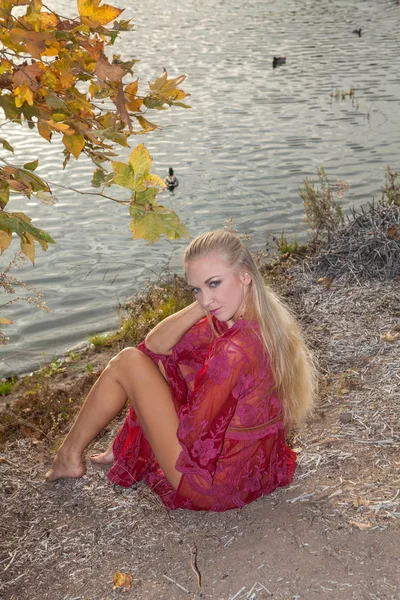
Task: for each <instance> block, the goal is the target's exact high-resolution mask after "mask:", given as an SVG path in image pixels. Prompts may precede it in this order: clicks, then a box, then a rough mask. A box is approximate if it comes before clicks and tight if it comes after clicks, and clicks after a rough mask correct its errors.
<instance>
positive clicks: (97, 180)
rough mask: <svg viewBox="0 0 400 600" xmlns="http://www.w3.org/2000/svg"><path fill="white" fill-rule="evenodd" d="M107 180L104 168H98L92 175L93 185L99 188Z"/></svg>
mask: <svg viewBox="0 0 400 600" xmlns="http://www.w3.org/2000/svg"><path fill="white" fill-rule="evenodd" d="M105 180H106V178H105V175H104V171H103V169H96V170H95V171H94V173H93V177H92V186H93V187H95V188H99V187H101V186H102V185H103V184H104V182H105Z"/></svg>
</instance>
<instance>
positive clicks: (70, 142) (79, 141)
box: [62, 133, 85, 159]
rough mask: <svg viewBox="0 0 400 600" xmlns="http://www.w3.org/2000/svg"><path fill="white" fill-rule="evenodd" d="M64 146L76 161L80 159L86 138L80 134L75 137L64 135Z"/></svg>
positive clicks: (74, 135)
mask: <svg viewBox="0 0 400 600" xmlns="http://www.w3.org/2000/svg"><path fill="white" fill-rule="evenodd" d="M62 141H63V144H64V146H65V147H66V148H67V150H68V151H69V152H71V154H72V155H73V156H75V158H76V159H78V157H79V155H80V153H81V152H82V150H83V148H84V147H85V138H84V137H83V135H81V134H80V133H75V134H73V135H63V138H62Z"/></svg>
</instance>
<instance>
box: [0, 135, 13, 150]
mask: <svg viewBox="0 0 400 600" xmlns="http://www.w3.org/2000/svg"><path fill="white" fill-rule="evenodd" d="M0 144H1V145H2V146H3V148H4V150H9V151H10V152H12V153H13V154H14V148H13V147H12V146H11V144H9V143H8V142H7V140H5V139H4V138H0Z"/></svg>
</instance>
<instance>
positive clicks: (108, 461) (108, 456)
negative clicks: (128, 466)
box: [90, 446, 114, 465]
mask: <svg viewBox="0 0 400 600" xmlns="http://www.w3.org/2000/svg"><path fill="white" fill-rule="evenodd" d="M90 460H91V461H92V462H93V463H95V464H96V465H112V464H113V462H114V453H113V450H112V446H110V447H109V448H107V450H106V451H105V452H101V453H100V454H93V456H91V457H90Z"/></svg>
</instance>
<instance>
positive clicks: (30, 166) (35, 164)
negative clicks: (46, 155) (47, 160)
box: [24, 160, 39, 171]
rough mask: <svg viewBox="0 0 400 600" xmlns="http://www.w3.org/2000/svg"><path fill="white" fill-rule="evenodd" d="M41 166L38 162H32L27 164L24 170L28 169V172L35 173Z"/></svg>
mask: <svg viewBox="0 0 400 600" xmlns="http://www.w3.org/2000/svg"><path fill="white" fill-rule="evenodd" d="M38 164H39V161H38V160H33V161H32V162H27V163H25V164H24V169H28V171H34V170H35V169H37V167H38Z"/></svg>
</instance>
